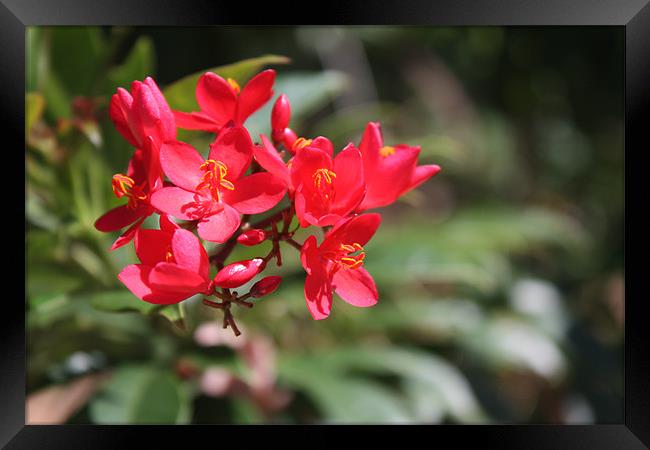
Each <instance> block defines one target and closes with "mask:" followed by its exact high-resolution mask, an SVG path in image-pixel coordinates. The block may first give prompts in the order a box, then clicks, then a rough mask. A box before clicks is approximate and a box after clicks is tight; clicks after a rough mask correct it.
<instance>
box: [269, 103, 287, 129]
mask: <svg viewBox="0 0 650 450" xmlns="http://www.w3.org/2000/svg"><path fill="white" fill-rule="evenodd" d="M290 119H291V105H290V104H289V99H288V98H287V96H286V95H285V94H282V95H281V96H279V97H278V99H277V100H276V101H275V104H274V105H273V111H271V129H272V130H273V131H279V132H282V131H283V130H284V129H285V128H287V127H288V126H289V120H290Z"/></svg>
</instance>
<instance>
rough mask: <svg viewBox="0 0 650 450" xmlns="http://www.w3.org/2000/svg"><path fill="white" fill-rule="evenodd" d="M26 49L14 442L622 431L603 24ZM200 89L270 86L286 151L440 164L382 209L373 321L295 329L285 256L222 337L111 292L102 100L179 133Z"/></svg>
mask: <svg viewBox="0 0 650 450" xmlns="http://www.w3.org/2000/svg"><path fill="white" fill-rule="evenodd" d="M27 42H28V48H27V61H28V67H27V73H28V79H27V94H26V106H27V118H26V126H25V133H26V141H27V150H26V154H25V158H26V189H27V196H26V216H27V217H26V219H27V233H26V240H27V305H26V308H27V344H28V355H27V356H28V358H27V363H28V365H27V369H28V373H27V390H28V405H27V413H28V420H29V421H30V422H32V423H63V422H66V423H259V422H272V423H323V422H324V423H350V422H354V423H371V422H381V423H407V422H419V423H490V422H492V423H495V422H496V423H503V422H506V423H593V422H598V423H614V422H621V421H622V420H623V347H622V343H623V318H624V314H623V311H624V291H623V285H624V275H623V221H624V209H623V122H622V119H623V69H622V67H623V66H622V62H623V42H624V36H623V32H622V29H621V28H620V27H618V28H616V27H582V28H577V27H575V28H572V27H544V28H539V27H536V28H526V27H513V28H505V27H463V28H431V27H347V28H337V27H286V28H279V27H264V28H238V27H219V28H191V29H190V28H187V29H186V28H150V27H147V28H122V27H111V28H90V27H84V28H72V27H51V28H45V27H38V28H30V29H29V30H28V33H27ZM287 58H289V59H290V61H289V60H288V59H287ZM242 60H245V61H243V62H241V63H239V64H235V65H230V66H228V64H231V63H236V62H238V61H242ZM221 66H224V67H221ZM215 67H219V68H218V69H216V70H217V72H219V73H220V74H222V75H223V76H233V77H235V78H236V79H237V80H238V81H239V82H240V84H242V85H243V82H245V81H246V79H248V78H249V77H250V76H251V75H252V74H254V73H256V72H257V71H259V70H261V69H262V68H265V67H273V68H275V69H276V70H277V72H278V77H277V82H276V88H275V92H276V96H277V95H279V94H280V93H286V94H288V96H289V98H290V101H291V104H292V109H293V117H292V122H291V126H292V128H293V129H294V130H295V131H296V132H297V133H298V134H299V135H302V136H308V137H313V136H317V135H325V136H328V137H330V138H331V139H332V140H333V141H334V142H335V144H336V148H341V147H342V146H343V145H345V144H346V143H348V142H350V141H352V142H355V143H357V144H358V142H359V138H360V136H361V133H362V132H363V130H364V127H365V124H366V123H367V122H368V121H381V123H382V127H383V132H384V138H385V142H386V143H387V144H397V143H407V144H411V145H417V144H419V145H421V146H422V153H421V156H420V163H421V164H423V163H436V164H439V165H440V166H441V167H442V172H441V173H440V174H439V175H437V176H436V177H435V178H433V179H432V180H430V181H429V182H427V183H425V185H423V186H422V187H421V188H419V189H418V190H417V191H414V192H412V193H410V194H408V195H406V196H405V197H403V198H402V199H401V200H400V202H398V203H397V204H395V205H392V206H391V207H389V208H385V209H382V210H380V212H381V213H382V215H383V217H384V221H383V224H382V226H381V227H380V229H379V231H378V233H377V234H376V235H375V238H374V239H373V240H372V241H371V242H370V243H369V244H368V246H367V247H366V251H367V258H366V267H367V269H368V270H369V271H370V273H371V274H372V275H373V276H374V279H375V281H376V283H377V285H378V288H379V292H380V302H379V304H378V305H377V306H375V307H373V308H370V309H361V308H354V307H352V306H349V305H347V304H346V303H344V302H343V301H341V300H340V299H339V298H337V297H335V299H334V305H333V312H332V315H331V317H330V318H328V319H327V320H324V321H319V322H316V321H313V320H312V319H311V317H310V315H309V313H308V311H307V308H306V306H305V301H304V298H303V294H302V289H303V281H304V272H303V271H302V268H301V267H300V264H299V260H298V258H297V255H296V252H295V251H293V249H291V248H287V250H285V251H284V252H283V256H284V259H285V260H286V261H285V265H284V266H283V267H281V268H272V269H270V271H269V273H270V274H276V273H277V274H282V275H283V276H284V282H283V285H282V286H281V287H280V289H279V290H278V291H277V292H276V293H275V294H273V295H271V296H269V297H268V298H264V299H260V300H259V301H258V302H257V304H256V306H255V308H253V309H252V310H245V309H241V308H238V309H235V310H234V314H235V316H236V318H237V321H238V324H239V325H241V328H243V331H244V334H243V336H241V337H240V338H237V339H234V338H233V337H232V336H231V334H232V333H231V331H230V330H221V328H220V324H221V316H220V314H218V313H219V311H214V310H211V309H210V308H206V307H204V306H202V305H201V304H200V300H201V298H200V297H199V298H193V299H191V300H188V301H185V302H183V303H182V304H181V307H180V308H179V307H176V306H174V307H165V308H159V307H155V306H154V305H150V304H147V303H145V302H142V301H140V300H138V299H137V298H136V297H134V296H133V295H132V294H131V293H130V292H129V291H128V290H127V289H126V288H125V287H124V286H122V285H121V284H120V283H119V281H118V280H117V278H116V275H117V273H118V272H119V270H121V268H122V267H123V266H124V265H126V264H128V263H131V262H135V261H136V258H135V255H134V252H133V250H132V248H131V247H132V246H129V247H125V248H122V249H119V250H117V251H115V252H110V251H109V250H108V249H109V247H110V244H111V242H112V241H113V240H114V239H115V237H116V234H112V235H105V234H102V233H100V232H97V231H96V230H95V229H94V228H93V222H94V221H95V219H96V218H97V217H99V216H100V215H101V214H102V213H103V212H104V211H106V210H107V209H109V208H110V207H113V206H116V205H118V204H121V203H123V202H121V201H119V200H117V199H115V198H114V197H113V194H112V191H111V176H112V174H114V173H118V172H124V171H125V169H126V165H127V162H128V160H129V158H130V155H131V153H132V149H131V148H130V147H129V145H128V144H127V142H126V141H125V140H124V139H123V138H122V137H121V136H120V135H119V134H118V133H117V132H116V130H115V129H114V127H113V126H112V124H111V123H110V120H109V119H108V114H107V107H108V102H109V99H110V95H111V94H112V93H114V92H115V90H116V88H117V87H118V86H123V87H126V88H128V86H129V85H130V83H131V81H133V80H135V79H139V80H142V79H143V78H144V77H145V76H148V75H151V76H153V77H154V79H155V80H156V81H157V82H158V84H159V85H160V86H161V88H163V89H164V90H165V93H166V94H167V96H168V100H169V102H170V104H171V105H172V107H177V108H180V109H183V110H191V109H193V106H192V105H193V103H194V81H193V80H189V81H188V80H185V82H183V81H180V82H178V80H180V79H182V78H183V77H186V76H187V75H190V74H193V73H197V72H201V71H205V70H206V69H209V68H215ZM271 104H272V102H269V104H268V105H267V107H265V108H264V109H263V110H261V111H260V112H258V113H257V114H256V115H254V116H253V117H251V119H249V121H248V122H247V125H248V128H249V130H250V131H251V135H252V136H253V137H254V139H257V136H258V134H259V133H260V132H264V133H268V131H269V130H268V127H269V113H270V107H271ZM179 138H180V139H182V140H185V141H187V142H190V143H192V144H193V145H195V146H196V147H197V148H198V149H199V150H200V151H206V150H207V144H208V143H209V141H210V135H206V134H202V133H200V132H185V131H181V132H180V135H179ZM146 225H147V226H149V227H157V221H156V220H148V221H147V222H146ZM305 236H306V234H304V233H303V234H301V235H300V234H299V235H298V237H297V238H298V240H299V241H301V240H302V239H303V238H304V237H305ZM267 250H268V249H267V248H266V247H263V248H261V249H260V248H252V249H250V248H247V249H244V250H238V251H237V252H235V253H234V254H233V256H232V259H231V260H232V261H234V260H237V259H239V258H243V257H252V256H254V255H257V254H260V255H261V254H264V253H265V252H266V251H267ZM263 252H264V253H263Z"/></svg>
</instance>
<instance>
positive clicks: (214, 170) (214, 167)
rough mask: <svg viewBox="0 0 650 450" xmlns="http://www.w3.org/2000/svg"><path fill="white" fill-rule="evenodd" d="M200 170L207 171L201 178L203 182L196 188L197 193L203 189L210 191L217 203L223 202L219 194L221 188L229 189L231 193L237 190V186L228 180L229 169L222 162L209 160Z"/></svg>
mask: <svg viewBox="0 0 650 450" xmlns="http://www.w3.org/2000/svg"><path fill="white" fill-rule="evenodd" d="M199 169H201V170H203V171H205V174H204V175H203V176H202V177H201V181H200V182H199V184H198V185H197V186H196V190H197V191H200V190H201V189H209V190H210V192H211V193H212V196H213V197H214V198H216V200H217V201H221V194H220V192H219V188H220V187H222V188H225V189H228V190H229V191H234V190H235V185H234V184H232V183H231V182H230V181H229V180H226V175H228V167H227V166H226V165H225V164H224V163H222V162H221V161H215V160H214V159H208V160H206V161H205V162H204V163H203V164H201V165H200V166H199Z"/></svg>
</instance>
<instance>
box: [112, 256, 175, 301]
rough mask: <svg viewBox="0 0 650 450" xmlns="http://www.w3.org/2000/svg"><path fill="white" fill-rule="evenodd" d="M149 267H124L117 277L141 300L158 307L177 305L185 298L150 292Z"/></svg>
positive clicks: (138, 265)
mask: <svg viewBox="0 0 650 450" xmlns="http://www.w3.org/2000/svg"><path fill="white" fill-rule="evenodd" d="M151 269H152V268H151V267H147V266H142V265H140V264H132V265H130V266H126V267H125V268H124V269H123V270H122V272H120V274H119V275H118V276H117V278H119V280H120V281H121V282H122V283H124V285H125V286H126V287H127V288H128V289H129V290H130V291H131V292H132V293H133V295H135V296H136V297H138V298H139V299H141V300H144V301H146V302H149V303H155V304H158V305H169V304H172V303H178V302H180V301H181V300H184V299H185V298H186V297H184V296H183V295H178V294H168V293H161V292H158V291H154V290H152V288H151V287H150V286H149V274H150V273H151Z"/></svg>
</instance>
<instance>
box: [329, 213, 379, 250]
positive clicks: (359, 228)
mask: <svg viewBox="0 0 650 450" xmlns="http://www.w3.org/2000/svg"><path fill="white" fill-rule="evenodd" d="M380 223H381V216H380V215H379V214H376V213H373V214H362V215H360V216H355V217H352V218H350V219H347V220H344V221H341V222H339V223H338V224H336V226H334V228H332V229H331V230H330V232H329V233H327V235H326V236H325V239H324V240H323V243H322V244H321V246H320V249H321V252H326V251H331V250H337V249H338V248H339V247H340V245H341V244H354V243H355V242H356V243H357V244H359V245H362V246H363V245H366V243H367V242H368V241H369V240H370V238H371V237H372V236H373V235H374V234H375V232H376V231H377V228H379V224H380Z"/></svg>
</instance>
